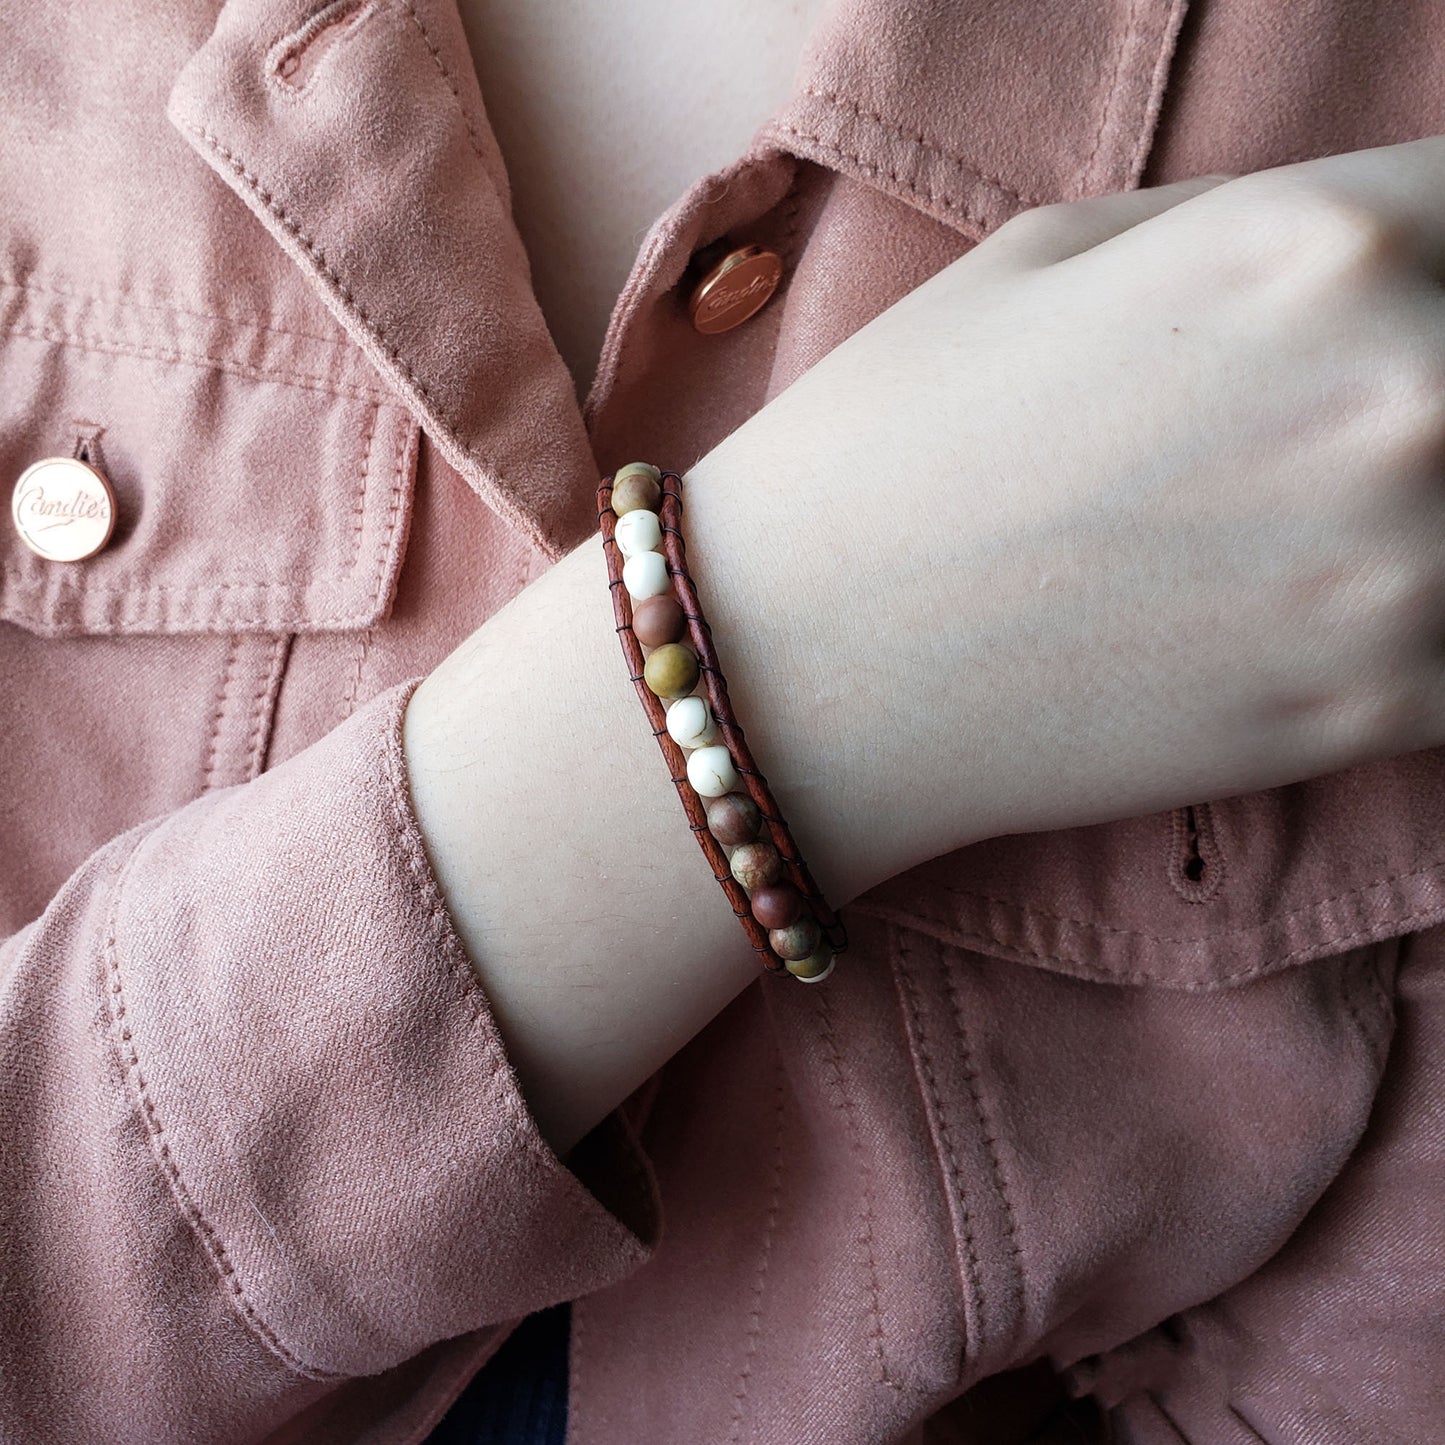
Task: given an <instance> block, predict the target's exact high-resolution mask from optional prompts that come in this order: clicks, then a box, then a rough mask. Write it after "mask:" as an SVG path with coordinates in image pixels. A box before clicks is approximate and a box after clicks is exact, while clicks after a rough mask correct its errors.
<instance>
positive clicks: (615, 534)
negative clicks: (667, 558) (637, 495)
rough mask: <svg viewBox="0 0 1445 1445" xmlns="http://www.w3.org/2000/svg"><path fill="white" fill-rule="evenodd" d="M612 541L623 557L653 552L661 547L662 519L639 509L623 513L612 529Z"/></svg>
mask: <svg viewBox="0 0 1445 1445" xmlns="http://www.w3.org/2000/svg"><path fill="white" fill-rule="evenodd" d="M612 539H613V541H615V542H616V543H617V549H618V551H620V552H621V553H622V555H623V556H624V557H635V556H637V554H638V553H639V552H654V551H656V550H657V549H658V548H659V547H661V546H662V518H661V517H659V516H658V515H657V513H656V512H648V511H644V510H643V509H642V508H641V507H639V508H638V509H637V510H636V511H635V512H624V513H623V514H622V515H621V516H620V517H619V518H618V519H617V525H616V526H615V527H614V528H613V529H612Z"/></svg>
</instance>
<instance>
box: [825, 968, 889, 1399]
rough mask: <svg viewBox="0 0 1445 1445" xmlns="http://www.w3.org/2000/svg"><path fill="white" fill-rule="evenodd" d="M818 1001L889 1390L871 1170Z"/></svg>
mask: <svg viewBox="0 0 1445 1445" xmlns="http://www.w3.org/2000/svg"><path fill="white" fill-rule="evenodd" d="M819 1002H820V1013H821V1015H822V1018H821V1023H822V1038H823V1043H824V1046H825V1050H826V1052H825V1054H824V1060H825V1062H826V1063H827V1064H828V1066H829V1068H830V1069H831V1070H832V1073H833V1079H834V1086H835V1087H834V1091H833V1093H834V1099H835V1101H836V1103H837V1106H838V1107H839V1108H841V1109H842V1111H843V1117H844V1121H845V1124H846V1127H847V1130H848V1152H849V1153H850V1154H851V1155H852V1156H853V1164H854V1167H855V1168H856V1169H857V1171H858V1176H859V1178H860V1179H861V1181H862V1185H863V1188H862V1197H861V1201H860V1210H859V1213H860V1223H861V1224H862V1230H861V1237H862V1241H863V1248H864V1254H865V1257H866V1260H867V1264H868V1312H869V1314H870V1315H871V1316H872V1326H871V1328H870V1329H869V1331H868V1338H869V1341H870V1342H871V1344H872V1346H873V1351H874V1354H875V1355H876V1357H877V1360H878V1379H879V1381H880V1382H881V1383H882V1384H885V1385H888V1386H890V1387H891V1388H892V1389H895V1390H901V1389H902V1388H903V1386H902V1384H901V1383H900V1382H899V1381H897V1380H895V1379H893V1377H892V1376H891V1375H890V1374H889V1373H888V1362H887V1359H886V1358H885V1356H884V1352H883V1309H882V1303H881V1300H880V1295H879V1288H878V1260H877V1257H876V1255H875V1253H874V1248H873V1170H872V1167H871V1166H870V1165H869V1164H868V1163H867V1161H866V1160H865V1158H864V1154H863V1141H862V1139H861V1138H860V1137H859V1131H858V1118H857V1113H856V1111H855V1109H854V1106H853V1100H852V1096H851V1095H850V1093H849V1091H848V1085H847V1081H846V1079H845V1077H844V1074H843V1068H842V1065H841V1063H840V1062H839V1058H838V1044H837V1040H836V1038H835V1037H834V1035H833V1010H832V1005H831V1004H830V1003H829V1002H828V999H827V997H826V996H825V997H824V998H822V999H821V1000H820V1001H819Z"/></svg>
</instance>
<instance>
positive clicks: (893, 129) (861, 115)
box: [803, 86, 1045, 206]
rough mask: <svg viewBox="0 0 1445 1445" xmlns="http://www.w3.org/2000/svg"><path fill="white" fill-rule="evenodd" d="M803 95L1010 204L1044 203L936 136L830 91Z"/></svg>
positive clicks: (817, 91)
mask: <svg viewBox="0 0 1445 1445" xmlns="http://www.w3.org/2000/svg"><path fill="white" fill-rule="evenodd" d="M803 94H804V95H811V96H812V97H813V98H814V99H815V100H821V101H822V102H823V103H824V104H825V105H830V106H832V107H833V108H834V109H836V110H843V111H847V112H849V113H850V114H851V115H854V116H856V117H857V118H858V119H859V120H867V121H872V122H874V123H875V124H876V125H877V126H878V128H879V129H880V130H883V131H885V132H887V134H889V135H892V136H895V137H897V139H899V140H901V141H903V142H904V143H905V144H907V145H911V146H915V147H917V148H918V149H920V150H927V151H932V152H933V153H934V154H935V155H936V156H938V157H939V158H940V159H941V160H946V161H947V162H948V163H949V164H950V165H951V166H952V167H953V168H954V169H955V170H957V171H962V172H965V173H966V174H967V176H968V177H970V178H971V179H973V180H979V181H983V182H985V184H987V185H990V186H992V187H994V189H995V190H997V191H1000V192H1001V193H1002V194H1003V195H1005V196H1007V197H1008V198H1009V200H1011V201H1019V202H1022V203H1023V204H1024V205H1027V206H1041V205H1044V204H1045V202H1044V200H1043V198H1041V197H1039V196H1032V195H1029V194H1028V193H1027V192H1025V191H1016V190H1014V188H1013V187H1012V186H1010V185H1006V184H1005V183H1004V181H1003V180H1002V179H1001V178H1000V177H998V176H992V175H990V174H989V173H988V172H987V171H981V170H979V169H978V167H977V166H976V165H974V164H973V163H972V162H970V161H968V160H965V159H964V157H963V156H961V155H960V154H958V152H956V151H952V150H949V149H948V148H947V147H946V146H945V145H943V144H942V143H941V142H940V141H939V140H938V139H937V138H936V137H934V136H931V135H929V134H928V133H927V132H925V131H923V130H918V131H912V130H906V129H905V128H904V127H903V126H901V125H897V124H895V123H894V122H892V121H889V120H886V119H884V117H883V116H882V115H880V114H879V112H878V111H876V110H864V109H863V107H862V106H861V105H859V104H858V103H857V102H856V101H852V100H848V99H846V98H845V97H843V96H841V95H838V94H837V93H835V92H834V91H831V90H815V89H814V88H813V87H812V86H808V87H807V88H806V89H805V90H804V91H803Z"/></svg>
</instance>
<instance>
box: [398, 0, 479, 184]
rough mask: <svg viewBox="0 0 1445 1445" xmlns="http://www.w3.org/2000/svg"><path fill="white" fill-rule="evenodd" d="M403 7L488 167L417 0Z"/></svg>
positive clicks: (474, 151)
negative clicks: (419, 12)
mask: <svg viewBox="0 0 1445 1445" xmlns="http://www.w3.org/2000/svg"><path fill="white" fill-rule="evenodd" d="M401 7H402V9H403V10H405V11H406V13H407V14H408V15H410V16H411V18H412V23H413V24H414V25H415V26H416V28H417V30H418V31H419V32H420V33H421V38H422V40H423V42H425V44H426V48H427V49H428V50H429V51H430V52H431V58H432V63H433V64H434V65H435V66H436V68H437V70H438V72H439V73H440V74H441V78H442V79H443V80H444V81H446V83H447V89H448V90H450V91H451V93H452V99H453V100H455V101H456V103H457V110H458V112H459V113H460V114H461V118H462V124H463V125H464V126H465V127H466V131H467V139H468V141H470V142H471V147H472V154H473V155H475V156H476V158H477V159H478V160H479V161H481V163H482V166H483V168H485V167H486V164H487V162H486V157H485V156H484V155H483V154H482V143H481V140H480V138H479V137H478V135H477V132H476V130H475V129H474V128H473V126H472V118H471V116H470V115H468V114H467V107H466V105H465V103H464V102H463V100H462V93H461V91H460V90H458V89H457V83H456V81H454V80H453V79H452V74H451V71H450V70H448V69H447V66H446V62H445V61H444V60H443V59H442V53H441V50H440V49H439V48H438V47H437V45H436V43H435V42H434V41H433V40H432V38H431V32H430V31H429V30H428V29H427V28H426V24H425V22H424V21H423V20H422V18H421V16H420V14H418V12H417V8H416V3H415V0H401Z"/></svg>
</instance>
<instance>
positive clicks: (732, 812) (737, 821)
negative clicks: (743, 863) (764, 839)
mask: <svg viewBox="0 0 1445 1445" xmlns="http://www.w3.org/2000/svg"><path fill="white" fill-rule="evenodd" d="M762 821H763V815H762V814H761V813H760V812H758V805H757V804H756V803H755V802H753V800H752V799H751V798H750V797H748V795H747V794H746V793H724V794H723V795H722V797H720V798H714V799H713V800H712V802H710V803H709V804H708V805H707V829H708V832H709V833H711V834H712V835H713V837H714V838H716V839H717V840H718V842H719V843H726V844H727V845H728V847H729V848H731V847H732V846H733V845H734V844H735V843H747V842H749V841H750V840H751V839H753V838H756V837H757V836H758V828H759V827H760V826H761V825H762Z"/></svg>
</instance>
